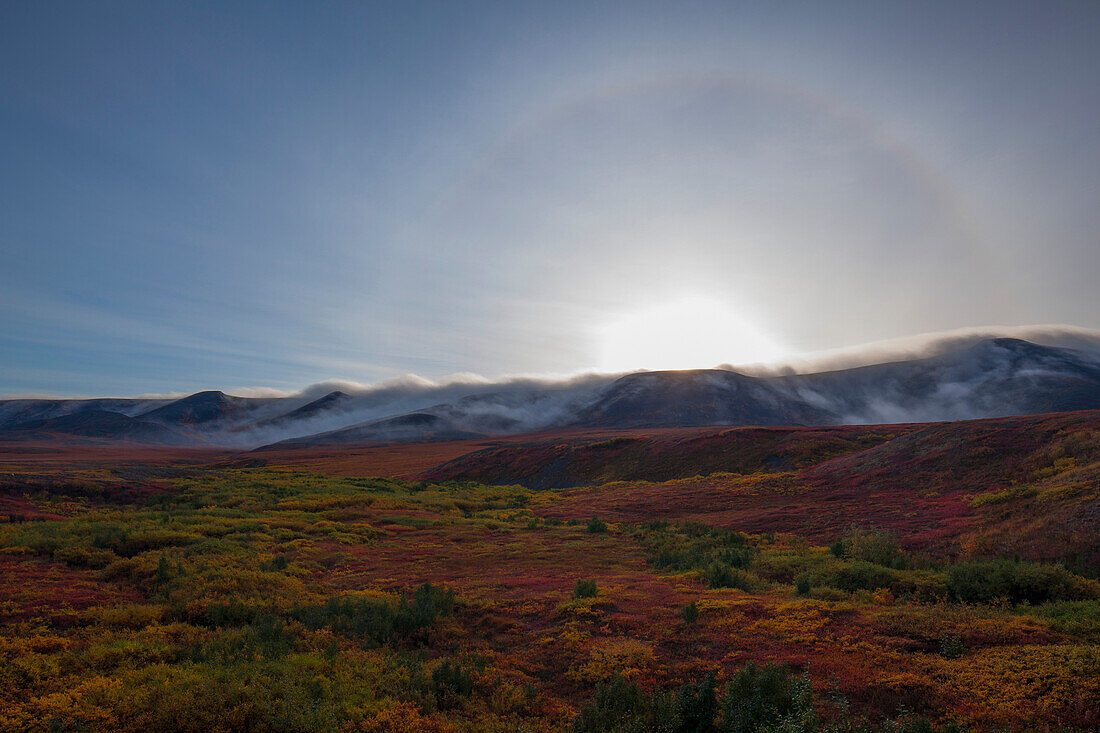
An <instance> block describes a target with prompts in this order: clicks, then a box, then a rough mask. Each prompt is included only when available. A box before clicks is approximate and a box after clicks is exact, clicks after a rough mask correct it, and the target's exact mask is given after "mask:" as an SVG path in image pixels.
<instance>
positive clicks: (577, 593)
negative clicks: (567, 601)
mask: <svg viewBox="0 0 1100 733" xmlns="http://www.w3.org/2000/svg"><path fill="white" fill-rule="evenodd" d="M598 592H599V591H598V590H596V581H594V580H578V581H577V584H576V585H575V586H574V587H573V597H574V598H595V597H596V594H597V593H598Z"/></svg>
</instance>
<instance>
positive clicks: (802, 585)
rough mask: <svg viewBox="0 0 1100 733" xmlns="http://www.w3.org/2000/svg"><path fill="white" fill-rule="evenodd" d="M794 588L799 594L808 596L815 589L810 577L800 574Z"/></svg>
mask: <svg viewBox="0 0 1100 733" xmlns="http://www.w3.org/2000/svg"><path fill="white" fill-rule="evenodd" d="M794 589H795V592H796V593H798V595H800V596H808V595H810V591H811V590H813V584H812V583H810V579H809V577H807V576H805V575H800V576H798V579H797V580H796V581H795V583H794Z"/></svg>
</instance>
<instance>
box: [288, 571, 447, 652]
mask: <svg viewBox="0 0 1100 733" xmlns="http://www.w3.org/2000/svg"><path fill="white" fill-rule="evenodd" d="M453 609H454V593H453V592H452V591H444V590H443V589H441V588H437V587H435V586H433V585H431V584H430V583H425V584H424V585H422V586H420V587H419V588H417V589H416V592H415V593H414V594H413V598H412V600H411V601H410V600H409V599H408V598H405V597H402V598H401V600H400V601H399V602H398V603H396V604H394V603H392V602H391V601H389V600H387V599H384V598H362V597H353V596H344V597H336V598H330V599H329V600H328V601H326V602H325V604H324V605H321V606H296V607H294V608H293V609H291V611H290V615H291V617H292V618H294V619H296V620H297V621H299V622H301V623H302V624H303V625H304V626H306V627H307V628H310V629H320V628H325V627H327V628H329V629H332V630H333V631H336V632H338V633H341V634H346V635H348V636H358V637H362V638H365V639H367V640H369V641H371V642H374V643H375V644H385V643H388V642H390V641H393V640H401V639H409V638H413V637H415V636H417V635H418V634H419V633H420V632H422V631H423V630H424V629H426V628H428V627H429V626H431V625H432V624H433V623H434V622H435V620H436V619H437V618H439V617H441V616H449V615H450V614H451V612H452V610H453Z"/></svg>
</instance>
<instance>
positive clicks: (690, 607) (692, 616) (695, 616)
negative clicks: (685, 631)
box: [680, 601, 699, 624]
mask: <svg viewBox="0 0 1100 733" xmlns="http://www.w3.org/2000/svg"><path fill="white" fill-rule="evenodd" d="M680 618H682V619H683V620H684V623H686V624H693V623H695V622H696V621H698V620H699V606H697V605H696V604H695V601H692V602H691V603H689V604H687V605H686V606H684V608H683V610H681V611H680Z"/></svg>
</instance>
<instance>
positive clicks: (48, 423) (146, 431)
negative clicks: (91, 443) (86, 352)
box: [0, 410, 196, 445]
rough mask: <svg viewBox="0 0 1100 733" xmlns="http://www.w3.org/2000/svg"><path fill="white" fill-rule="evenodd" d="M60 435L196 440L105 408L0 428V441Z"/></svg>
mask: <svg viewBox="0 0 1100 733" xmlns="http://www.w3.org/2000/svg"><path fill="white" fill-rule="evenodd" d="M59 438H91V439H97V440H107V441H120V442H127V443H144V444H150V445H192V444H194V443H195V442H196V441H195V439H194V438H192V437H190V436H187V435H183V434H182V433H179V432H177V431H175V430H172V429H170V428H167V427H165V426H163V425H158V424H156V423H152V422H147V421H144V420H138V419H135V418H132V417H129V416H127V415H123V414H121V413H118V412H107V411H105V410H84V411H81V412H76V413H73V414H69V415H63V416H61V417H52V418H46V419H43V420H29V421H26V422H22V423H19V424H17V425H14V426H12V427H9V428H6V429H4V430H0V441H43V440H57V439H59Z"/></svg>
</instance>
